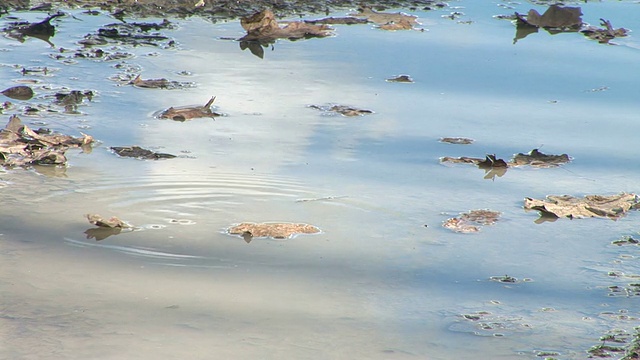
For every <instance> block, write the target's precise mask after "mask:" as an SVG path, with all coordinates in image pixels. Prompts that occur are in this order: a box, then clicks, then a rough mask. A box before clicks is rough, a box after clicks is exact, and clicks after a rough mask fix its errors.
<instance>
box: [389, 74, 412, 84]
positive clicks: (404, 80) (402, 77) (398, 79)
mask: <svg viewBox="0 0 640 360" xmlns="http://www.w3.org/2000/svg"><path fill="white" fill-rule="evenodd" d="M387 82H397V83H412V82H413V79H412V78H411V77H410V76H409V75H398V76H396V77H393V78H390V79H387Z"/></svg>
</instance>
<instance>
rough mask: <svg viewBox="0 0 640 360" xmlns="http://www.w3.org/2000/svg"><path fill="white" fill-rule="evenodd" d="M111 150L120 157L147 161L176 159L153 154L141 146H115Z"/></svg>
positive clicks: (163, 154) (169, 155)
mask: <svg viewBox="0 0 640 360" xmlns="http://www.w3.org/2000/svg"><path fill="white" fill-rule="evenodd" d="M111 150H113V151H114V152H115V153H116V154H118V156H122V157H132V158H137V159H146V160H158V159H171V158H174V157H176V156H175V155H171V154H165V153H157V152H153V151H151V150H147V149H143V148H141V147H139V146H113V147H111Z"/></svg>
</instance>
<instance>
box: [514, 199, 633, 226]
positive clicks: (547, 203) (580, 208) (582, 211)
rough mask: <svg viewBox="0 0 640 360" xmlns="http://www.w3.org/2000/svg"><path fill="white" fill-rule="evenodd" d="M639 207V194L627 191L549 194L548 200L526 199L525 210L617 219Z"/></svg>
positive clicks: (550, 214) (569, 216) (557, 214)
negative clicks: (576, 194)
mask: <svg viewBox="0 0 640 360" xmlns="http://www.w3.org/2000/svg"><path fill="white" fill-rule="evenodd" d="M639 207H640V200H639V199H638V196H637V195H636V194H627V193H621V194H618V195H611V196H601V195H587V196H585V197H584V198H582V199H578V198H576V197H573V196H570V195H562V196H555V195H549V196H547V200H536V199H532V198H525V199H524V209H525V210H538V211H540V213H541V215H546V216H555V217H558V218H561V217H568V218H570V219H574V218H588V217H603V218H609V219H612V220H616V219H618V218H620V217H622V216H623V215H624V214H625V213H626V212H627V211H629V210H631V209H637V208H639Z"/></svg>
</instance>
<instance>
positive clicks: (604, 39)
mask: <svg viewBox="0 0 640 360" xmlns="http://www.w3.org/2000/svg"><path fill="white" fill-rule="evenodd" d="M600 21H601V23H600V25H602V26H604V29H600V28H597V27H595V26H588V27H587V28H586V29H583V30H581V31H580V32H581V33H582V34H584V36H586V37H588V38H589V39H591V40H596V41H598V42H599V43H601V44H608V43H609V41H611V40H613V39H615V38H617V37H623V36H627V33H628V32H629V31H628V30H627V29H625V28H618V29H614V28H613V26H612V25H611V22H610V21H609V20H605V19H600Z"/></svg>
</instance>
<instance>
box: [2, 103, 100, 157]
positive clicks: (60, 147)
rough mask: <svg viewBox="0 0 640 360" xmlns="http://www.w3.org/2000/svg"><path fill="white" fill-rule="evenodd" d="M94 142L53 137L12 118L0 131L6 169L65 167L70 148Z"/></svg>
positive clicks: (16, 118)
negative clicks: (8, 167) (18, 167)
mask: <svg viewBox="0 0 640 360" xmlns="http://www.w3.org/2000/svg"><path fill="white" fill-rule="evenodd" d="M92 142H93V138H92V137H91V136H89V135H85V134H83V136H82V137H79V138H75V137H72V136H69V135H63V134H55V133H51V132H50V131H49V130H48V129H38V130H35V131H34V130H31V129H30V128H29V127H28V126H26V125H23V124H22V121H21V120H20V118H18V116H16V115H13V116H11V118H10V119H9V122H8V123H7V125H6V126H5V128H4V129H2V131H0V164H1V165H3V166H29V165H63V164H65V163H66V162H67V158H66V157H65V156H64V154H65V152H66V151H67V150H68V149H69V148H74V147H84V146H89V144H91V143H92Z"/></svg>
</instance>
